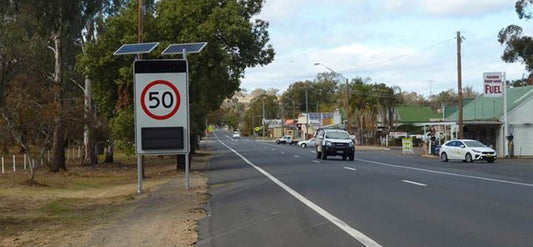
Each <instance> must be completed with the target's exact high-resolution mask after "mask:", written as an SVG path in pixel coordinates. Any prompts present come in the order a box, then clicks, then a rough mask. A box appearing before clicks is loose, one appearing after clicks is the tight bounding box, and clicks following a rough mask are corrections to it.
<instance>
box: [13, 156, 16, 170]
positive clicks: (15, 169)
mask: <svg viewBox="0 0 533 247" xmlns="http://www.w3.org/2000/svg"><path fill="white" fill-rule="evenodd" d="M15 170H16V169H15V155H14V154H13V172H15Z"/></svg>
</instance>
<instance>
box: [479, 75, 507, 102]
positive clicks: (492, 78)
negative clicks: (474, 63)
mask: <svg viewBox="0 0 533 247" xmlns="http://www.w3.org/2000/svg"><path fill="white" fill-rule="evenodd" d="M483 91H484V94H485V97H501V96H502V95H503V73H501V72H485V73H483Z"/></svg>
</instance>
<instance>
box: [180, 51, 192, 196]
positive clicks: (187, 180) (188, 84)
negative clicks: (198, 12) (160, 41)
mask: <svg viewBox="0 0 533 247" xmlns="http://www.w3.org/2000/svg"><path fill="white" fill-rule="evenodd" d="M182 52H183V60H185V64H186V65H187V73H186V80H187V90H189V86H190V81H189V62H188V61H187V50H186V49H183V50H182ZM186 103H187V110H188V109H189V102H186ZM187 126H191V123H190V119H189V115H188V114H187ZM185 135H186V136H185V138H186V139H187V143H188V144H189V147H187V152H186V153H185V189H187V190H188V189H189V166H190V164H189V162H190V161H189V152H190V151H189V149H190V145H191V140H190V139H191V135H190V130H189V129H187V131H185Z"/></svg>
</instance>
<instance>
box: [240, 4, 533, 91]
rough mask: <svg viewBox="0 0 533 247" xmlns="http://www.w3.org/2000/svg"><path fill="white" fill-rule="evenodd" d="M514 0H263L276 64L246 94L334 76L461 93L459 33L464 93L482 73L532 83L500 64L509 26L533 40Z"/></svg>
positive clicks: (253, 73)
mask: <svg viewBox="0 0 533 247" xmlns="http://www.w3.org/2000/svg"><path fill="white" fill-rule="evenodd" d="M514 3H515V0H328V1H325V0H265V3H264V6H263V10H262V12H261V13H260V14H259V15H258V16H256V18H258V19H262V20H265V21H268V22H269V23H270V26H269V29H268V31H269V34H270V44H271V45H272V46H273V47H274V50H275V51H276V56H275V58H274V61H273V62H272V63H270V64H268V65H266V66H263V67H260V66H259V67H255V68H249V69H247V70H246V74H245V78H243V79H242V83H241V88H242V89H246V90H247V91H248V92H251V91H252V90H254V89H256V88H263V89H268V88H276V89H278V90H279V93H283V91H285V90H286V89H287V88H288V87H289V85H290V84H292V83H294V82H297V81H305V80H314V79H315V78H316V75H317V74H318V73H323V72H328V70H327V69H326V68H325V67H323V66H321V65H314V64H315V63H320V64H323V65H325V66H327V67H329V68H330V69H332V70H334V71H336V72H338V73H340V74H342V75H343V76H344V77H345V78H348V79H352V78H355V77H362V78H370V79H371V82H373V83H385V84H387V85H389V86H399V87H401V89H402V91H408V92H417V93H420V94H423V95H424V96H426V97H427V96H429V95H430V94H438V93H440V92H441V91H444V90H448V89H454V90H457V43H456V35H457V31H460V33H461V36H462V37H463V38H464V40H463V41H462V43H461V50H462V54H461V57H462V81H463V87H466V86H472V87H473V89H474V91H477V92H480V93H481V92H482V83H483V81H482V75H483V72H506V78H507V80H515V79H521V78H523V77H524V76H527V72H526V70H525V66H524V64H522V63H520V62H518V63H513V64H508V63H505V62H503V61H502V60H501V55H502V53H503V50H504V47H503V46H502V45H500V43H498V41H497V36H498V32H499V31H500V30H501V29H503V28H505V27H507V26H508V25H510V24H517V25H520V26H521V27H522V28H523V29H524V34H525V35H532V32H533V28H532V27H533V23H530V22H527V21H524V20H520V19H519V18H518V16H517V14H516V12H515V10H514Z"/></svg>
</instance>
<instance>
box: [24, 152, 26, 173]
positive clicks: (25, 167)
mask: <svg viewBox="0 0 533 247" xmlns="http://www.w3.org/2000/svg"><path fill="white" fill-rule="evenodd" d="M24 170H26V154H24Z"/></svg>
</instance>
